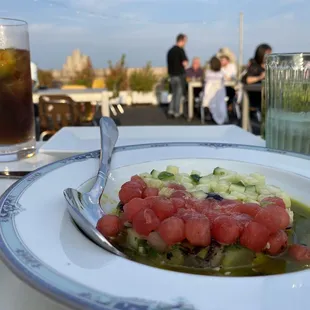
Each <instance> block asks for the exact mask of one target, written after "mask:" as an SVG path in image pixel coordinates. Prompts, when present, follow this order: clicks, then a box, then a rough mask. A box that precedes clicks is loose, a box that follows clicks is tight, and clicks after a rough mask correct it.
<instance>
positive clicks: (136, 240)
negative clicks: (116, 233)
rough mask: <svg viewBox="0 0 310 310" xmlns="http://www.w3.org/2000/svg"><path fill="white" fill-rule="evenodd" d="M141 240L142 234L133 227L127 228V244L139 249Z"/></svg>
mask: <svg viewBox="0 0 310 310" xmlns="http://www.w3.org/2000/svg"><path fill="white" fill-rule="evenodd" d="M141 240H142V239H141V238H140V236H139V235H138V234H137V233H136V232H135V231H134V230H133V229H132V228H128V229H127V244H128V245H129V246H130V247H131V248H132V249H133V250H138V248H139V245H140V242H141Z"/></svg>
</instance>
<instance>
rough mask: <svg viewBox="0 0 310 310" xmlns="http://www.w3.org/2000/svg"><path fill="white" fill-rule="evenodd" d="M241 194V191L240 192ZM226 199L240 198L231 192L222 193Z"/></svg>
mask: <svg viewBox="0 0 310 310" xmlns="http://www.w3.org/2000/svg"><path fill="white" fill-rule="evenodd" d="M239 194H240V193H239ZM220 195H221V196H222V197H223V198H224V199H229V200H238V198H237V197H236V196H234V195H232V194H231V193H230V194H228V193H221V194H220Z"/></svg>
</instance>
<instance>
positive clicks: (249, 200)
mask: <svg viewBox="0 0 310 310" xmlns="http://www.w3.org/2000/svg"><path fill="white" fill-rule="evenodd" d="M244 202H248V203H256V204H258V205H259V202H258V201H257V200H255V199H251V198H249V197H247V198H246V199H245V200H244Z"/></svg>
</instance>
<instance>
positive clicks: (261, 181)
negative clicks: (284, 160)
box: [250, 173, 266, 184]
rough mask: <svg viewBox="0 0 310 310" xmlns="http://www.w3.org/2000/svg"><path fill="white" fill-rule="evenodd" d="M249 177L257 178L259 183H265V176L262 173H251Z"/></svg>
mask: <svg viewBox="0 0 310 310" xmlns="http://www.w3.org/2000/svg"><path fill="white" fill-rule="evenodd" d="M250 177H252V178H254V179H257V180H258V181H259V183H260V184H265V183H266V177H265V176H264V175H262V174H259V173H251V174H250Z"/></svg>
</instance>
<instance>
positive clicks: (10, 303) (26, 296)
mask: <svg viewBox="0 0 310 310" xmlns="http://www.w3.org/2000/svg"><path fill="white" fill-rule="evenodd" d="M186 128H188V127H185V126H184V132H186ZM196 128H197V135H199V132H198V130H200V129H199V128H201V127H196ZM218 128H219V127H218ZM206 129H207V127H206V128H204V130H206ZM156 130H157V129H156V128H154V131H156ZM210 130H214V128H212V129H211V128H210ZM135 133H136V135H135V136H134V135H133V134H131V136H130V139H129V137H126V141H124V139H123V141H122V144H133V143H147V142H149V139H147V137H144V136H140V135H143V128H141V129H139V128H138V127H136V128H135ZM235 138H236V140H237V141H238V142H237V143H241V144H242V143H245V142H243V141H242V140H243V139H242V138H240V140H238V137H235ZM119 139H120V140H122V134H120V137H119ZM170 139H171V137H169V131H167V132H165V137H164V138H162V142H165V141H169V140H170ZM185 139H186V137H185ZM191 139H192V140H193V141H195V134H194V133H193V132H192V133H191ZM187 140H188V137H187ZM223 140H224V141H225V142H228V141H227V139H225V138H224V139H223ZM224 141H223V142H224ZM157 142H158V141H157ZM231 142H232V143H233V141H231ZM246 143H248V144H252V145H262V144H261V143H260V142H259V140H258V139H257V137H256V136H254V135H253V141H252V143H251V141H249V140H247V141H246ZM39 146H40V145H39ZM57 159H58V158H57V155H46V154H38V155H36V156H35V157H33V158H30V159H26V160H21V161H18V162H10V163H0V171H2V170H4V169H6V168H8V169H10V170H33V169H36V168H38V167H40V166H43V165H46V164H48V163H51V162H53V161H55V160H57ZM13 183H14V180H8V179H6V180H3V179H0V194H2V193H3V192H4V191H5V190H6V189H7V188H9V187H10V185H12V184H13ZM0 309H1V310H2V309H3V310H69V308H67V307H64V306H62V305H59V304H57V303H56V302H54V301H52V300H50V299H49V298H47V297H45V296H44V295H42V294H41V293H39V292H37V291H35V290H34V289H32V288H31V287H29V286H28V285H26V284H24V283H23V282H21V281H20V280H19V279H18V278H17V277H16V276H15V275H14V274H13V273H12V272H11V271H10V270H8V268H7V267H6V266H5V265H4V264H3V263H2V262H0Z"/></svg>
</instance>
